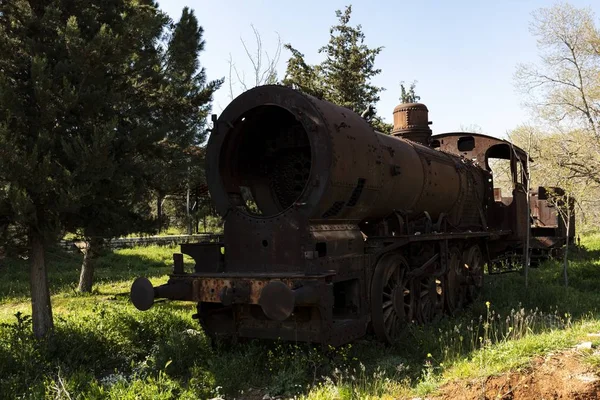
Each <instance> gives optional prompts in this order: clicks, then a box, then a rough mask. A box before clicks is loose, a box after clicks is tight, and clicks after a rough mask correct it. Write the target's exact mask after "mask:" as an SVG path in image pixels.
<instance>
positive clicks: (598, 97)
mask: <svg viewBox="0 0 600 400" xmlns="http://www.w3.org/2000/svg"><path fill="white" fill-rule="evenodd" d="M533 17H534V20H533V23H532V25H531V32H532V33H533V35H534V36H535V37H536V38H537V42H538V48H539V50H540V56H541V57H540V59H541V62H540V63H539V64H529V65H520V66H519V67H518V69H517V72H516V74H515V78H516V82H517V85H518V87H519V88H520V89H521V90H522V91H523V92H524V93H525V94H526V95H527V96H528V97H529V100H528V102H527V104H528V106H529V107H530V108H531V110H532V111H533V114H534V115H535V116H536V117H537V119H538V121H539V122H540V123H541V124H543V125H544V126H546V127H547V128H548V129H553V130H555V131H557V132H560V133H561V134H563V135H564V136H565V137H567V138H568V137H569V136H570V135H571V132H574V131H577V132H587V139H586V142H587V146H588V147H589V148H592V149H593V151H592V154H591V157H590V158H588V159H586V160H585V162H582V160H581V159H571V160H569V161H568V162H567V163H566V164H565V168H568V169H569V170H571V171H572V172H573V174H574V176H576V177H588V178H590V179H591V180H592V181H593V182H594V183H595V184H596V185H600V129H599V127H600V51H599V50H600V46H598V44H599V43H600V31H599V29H598V28H597V27H596V26H595V23H594V16H593V14H592V12H591V11H590V10H589V9H577V8H575V7H573V6H571V5H569V4H558V5H555V6H553V7H551V8H542V9H539V10H537V11H536V12H535V13H534V16H533Z"/></svg>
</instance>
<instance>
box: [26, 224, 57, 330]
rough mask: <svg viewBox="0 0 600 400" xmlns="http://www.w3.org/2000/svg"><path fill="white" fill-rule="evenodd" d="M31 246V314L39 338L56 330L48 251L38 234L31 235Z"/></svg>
mask: <svg viewBox="0 0 600 400" xmlns="http://www.w3.org/2000/svg"><path fill="white" fill-rule="evenodd" d="M29 240H30V245H31V276H30V280H31V312H32V322H33V334H34V335H35V337H37V338H41V337H44V336H46V335H47V334H48V333H50V331H52V329H53V328H54V322H53V320H52V304H51V303H50V290H49V288H48V272H47V271H46V249H45V248H44V240H43V238H42V236H41V235H40V234H39V233H37V232H32V233H30V234H29Z"/></svg>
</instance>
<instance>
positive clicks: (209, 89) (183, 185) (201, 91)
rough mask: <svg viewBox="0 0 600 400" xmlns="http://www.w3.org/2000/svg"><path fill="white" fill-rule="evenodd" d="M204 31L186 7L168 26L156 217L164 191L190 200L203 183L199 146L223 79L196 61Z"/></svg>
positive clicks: (201, 48) (201, 49)
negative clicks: (164, 123) (164, 133)
mask: <svg viewBox="0 0 600 400" xmlns="http://www.w3.org/2000/svg"><path fill="white" fill-rule="evenodd" d="M202 35H203V29H202V27H201V26H200V25H199V23H198V20H197V18H196V16H195V15H194V12H193V11H192V10H190V9H188V8H187V7H185V8H184V9H183V11H182V15H181V18H180V20H179V22H177V23H176V24H175V25H174V26H173V27H172V35H171V38H170V40H169V43H168V47H167V53H166V58H165V72H166V75H167V78H168V80H169V85H168V86H167V87H168V90H169V91H168V93H169V96H167V99H169V100H168V102H169V104H170V107H169V108H168V109H165V114H164V118H165V120H166V121H168V123H169V129H168V135H167V138H166V140H165V142H163V146H162V147H161V150H162V152H163V155H164V157H162V158H160V159H159V160H158V162H157V167H158V168H157V171H156V175H155V176H156V177H157V179H156V188H157V203H158V204H157V210H158V212H157V214H158V215H157V217H158V218H159V220H160V219H161V214H162V212H161V210H162V207H161V204H162V201H163V199H164V196H165V195H167V194H172V195H180V196H181V195H183V196H185V197H186V198H189V196H190V194H191V192H192V191H193V190H194V189H195V188H196V187H197V186H198V185H199V184H202V183H203V174H204V168H203V165H204V162H203V160H204V158H203V156H204V153H203V152H202V151H200V149H199V146H200V145H201V144H202V143H204V142H205V140H206V136H207V133H208V130H207V118H208V116H209V114H210V111H211V105H212V97H213V95H214V93H215V92H216V91H217V90H218V89H219V88H220V87H221V85H222V84H223V81H224V79H223V78H221V79H217V80H213V81H210V82H207V80H206V71H205V69H204V68H203V67H201V66H200V63H199V61H198V60H199V55H200V53H201V52H202V51H204V46H205V41H204V40H203V38H202ZM186 204H187V201H186ZM186 211H187V210H186ZM161 223H162V221H161ZM190 224H191V220H190V218H189V212H186V225H187V226H188V227H189V226H190ZM188 233H190V232H189V231H188Z"/></svg>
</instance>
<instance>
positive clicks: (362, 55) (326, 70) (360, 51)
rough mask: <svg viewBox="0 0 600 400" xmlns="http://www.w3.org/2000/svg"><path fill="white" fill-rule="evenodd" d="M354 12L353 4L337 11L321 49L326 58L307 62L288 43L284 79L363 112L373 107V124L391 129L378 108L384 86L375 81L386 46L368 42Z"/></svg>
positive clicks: (318, 96) (290, 84)
mask: <svg viewBox="0 0 600 400" xmlns="http://www.w3.org/2000/svg"><path fill="white" fill-rule="evenodd" d="M351 14H352V6H347V7H346V8H345V9H344V11H343V12H342V11H341V10H337V11H336V17H337V18H338V23H337V24H336V25H334V26H332V27H331V28H330V31H329V33H330V37H329V42H328V43H327V44H326V45H325V46H323V47H321V48H320V49H319V53H321V54H324V55H325V59H324V60H323V61H322V62H321V63H320V64H318V65H310V64H308V63H306V61H305V59H304V54H302V53H301V52H300V51H298V50H297V49H296V48H294V47H293V46H292V45H291V44H286V45H285V48H286V49H287V50H289V51H290V52H291V53H292V55H291V57H290V59H289V60H288V64H287V70H286V74H285V78H284V79H283V82H282V83H283V84H284V85H286V86H290V87H294V88H296V89H299V90H301V91H303V92H305V93H307V94H310V95H313V96H315V97H317V98H320V99H324V100H327V101H330V102H332V103H334V104H337V105H340V106H342V107H346V108H349V109H350V110H353V111H354V112H357V113H359V114H361V113H363V112H365V111H367V110H370V111H367V112H368V114H369V115H370V118H369V121H370V122H371V124H372V125H373V126H374V127H375V128H376V129H380V130H382V131H385V132H388V133H389V131H391V125H389V124H385V123H384V122H383V121H382V120H381V118H380V117H378V116H377V111H376V104H377V102H378V101H379V93H380V92H381V91H383V90H384V88H382V87H378V86H375V85H373V84H372V83H371V79H372V78H373V77H375V76H377V75H378V74H380V73H381V70H380V69H377V68H375V58H376V57H377V55H378V54H379V53H380V52H381V50H383V47H376V48H369V47H368V46H367V45H366V44H365V43H364V42H365V34H364V33H363V32H362V27H361V25H357V26H355V27H354V26H351V25H350V18H351Z"/></svg>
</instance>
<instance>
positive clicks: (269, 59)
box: [228, 25, 282, 100]
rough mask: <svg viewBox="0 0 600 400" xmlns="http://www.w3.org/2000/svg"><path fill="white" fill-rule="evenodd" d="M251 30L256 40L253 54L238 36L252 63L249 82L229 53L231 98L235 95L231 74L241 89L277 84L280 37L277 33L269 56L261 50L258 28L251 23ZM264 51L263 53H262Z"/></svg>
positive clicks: (261, 44)
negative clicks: (273, 48) (271, 54)
mask: <svg viewBox="0 0 600 400" xmlns="http://www.w3.org/2000/svg"><path fill="white" fill-rule="evenodd" d="M251 27H252V31H253V32H254V39H255V40H256V51H255V52H254V54H252V53H251V52H250V50H249V49H248V45H247V44H246V42H245V41H244V39H242V38H240V41H241V42H242V46H243V47H244V51H245V53H246V56H247V57H248V60H249V61H250V63H251V64H252V80H251V82H250V83H248V82H247V81H246V76H245V73H244V72H243V71H242V72H241V73H240V71H239V70H238V68H237V67H236V65H235V63H234V62H233V59H232V57H231V54H229V79H228V82H229V98H230V100H233V98H234V97H235V95H234V93H235V92H236V90H234V86H235V83H234V78H233V75H234V74H235V77H236V79H237V83H238V84H239V86H240V87H241V89H242V90H243V91H246V90H248V89H250V88H252V87H255V86H260V85H274V84H277V82H278V79H277V65H278V64H279V59H280V57H281V46H282V44H281V37H280V36H279V34H277V45H276V46H275V51H274V52H273V56H270V55H269V53H268V52H267V51H263V43H262V37H261V35H260V33H259V32H258V30H257V29H256V28H255V27H254V25H251ZM263 53H264V54H263Z"/></svg>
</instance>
